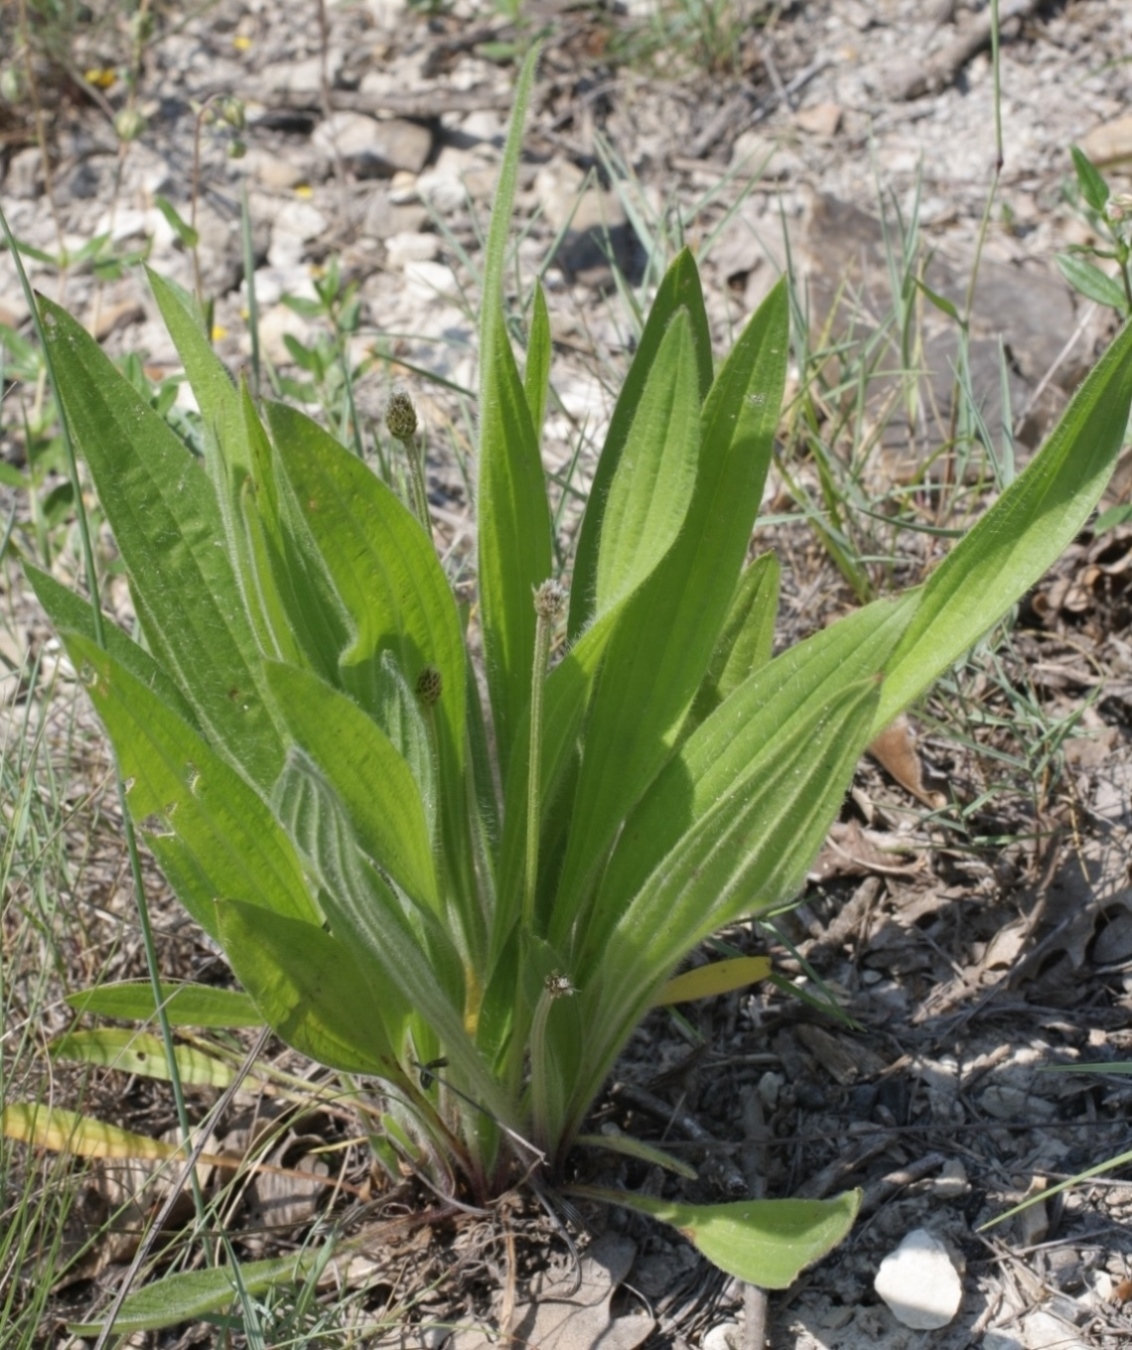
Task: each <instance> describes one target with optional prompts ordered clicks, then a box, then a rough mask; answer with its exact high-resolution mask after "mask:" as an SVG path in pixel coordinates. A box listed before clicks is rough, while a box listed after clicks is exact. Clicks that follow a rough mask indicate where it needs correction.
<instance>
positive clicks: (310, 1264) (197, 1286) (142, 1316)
mask: <svg viewBox="0 0 1132 1350" xmlns="http://www.w3.org/2000/svg"><path fill="white" fill-rule="evenodd" d="M324 1257H325V1252H323V1251H311V1250H306V1251H301V1252H293V1253H292V1254H291V1255H290V1256H278V1257H271V1258H269V1259H267V1260H263V1261H243V1262H241V1263H240V1273H239V1284H237V1282H236V1279H235V1277H234V1276H233V1273H232V1271H231V1270H230V1269H229V1268H228V1267H227V1266H213V1267H211V1268H210V1269H208V1270H191V1271H186V1272H183V1273H181V1274H179V1275H166V1276H165V1277H164V1278H163V1279H158V1280H153V1281H151V1282H150V1283H148V1284H145V1285H143V1286H142V1287H141V1288H140V1289H138V1290H136V1291H135V1292H134V1293H132V1294H130V1295H128V1296H127V1298H126V1299H125V1300H124V1302H123V1303H122V1308H121V1311H120V1312H119V1313H118V1316H117V1317H116V1318H115V1319H114V1331H115V1333H117V1334H118V1335H120V1336H129V1335H133V1334H135V1333H137V1332H140V1331H160V1330H161V1328H162V1327H172V1326H176V1325H177V1324H178V1323H179V1322H196V1321H199V1320H200V1319H201V1318H205V1317H211V1316H215V1315H218V1314H222V1313H224V1312H225V1311H226V1310H227V1309H229V1308H231V1307H232V1306H233V1304H235V1303H236V1302H237V1301H238V1299H239V1288H240V1286H241V1285H242V1287H243V1289H244V1290H245V1292H246V1293H247V1294H249V1295H251V1296H252V1297H253V1298H254V1297H256V1296H257V1295H259V1294H265V1293H267V1291H268V1290H269V1289H272V1288H273V1287H274V1286H276V1285H279V1284H286V1283H287V1282H288V1281H290V1282H294V1281H296V1280H301V1279H302V1278H303V1276H304V1274H305V1273H306V1272H307V1271H309V1270H312V1269H314V1267H315V1266H316V1265H317V1264H318V1263H319V1262H320V1261H321V1260H323V1259H324ZM104 1326H105V1323H104V1322H73V1323H68V1329H69V1330H70V1331H71V1333H72V1334H73V1335H75V1336H97V1335H99V1334H100V1333H101V1331H102V1329H103V1327H104Z"/></svg>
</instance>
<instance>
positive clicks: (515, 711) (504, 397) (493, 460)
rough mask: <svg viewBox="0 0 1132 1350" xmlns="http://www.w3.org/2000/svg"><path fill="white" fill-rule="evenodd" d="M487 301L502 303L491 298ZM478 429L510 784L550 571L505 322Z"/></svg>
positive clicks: (503, 750) (496, 675) (486, 570)
mask: <svg viewBox="0 0 1132 1350" xmlns="http://www.w3.org/2000/svg"><path fill="white" fill-rule="evenodd" d="M485 303H486V304H488V305H491V304H495V305H498V304H499V301H498V300H496V299H493V298H487V299H486V300H485ZM490 336H491V338H492V341H493V343H494V346H493V347H492V348H490V349H488V350H486V351H484V353H483V355H482V358H481V359H482V360H483V362H484V364H485V367H486V376H485V388H484V398H485V400H486V401H485V402H484V403H482V404H481V406H480V410H479V414H480V419H479V420H480V435H479V456H480V463H479V479H478V488H477V497H476V513H477V524H478V531H477V539H478V551H477V556H478V563H477V575H478V582H479V596H480V605H481V610H482V621H483V643H484V661H485V665H486V673H487V682H488V690H489V693H490V695H491V711H492V718H493V721H494V726H495V736H496V741H497V743H498V759H499V765H500V769H501V772H502V776H503V781H504V784H506V781H507V774H508V771H509V765H510V762H511V753H512V750H513V748H514V744H515V736H516V733H517V728H518V725H519V722H520V720H521V718H522V716H523V713H524V712H525V710H526V708H527V705H528V703H529V701H530V696H531V669H532V666H533V664H534V650H535V622H536V621H535V610H534V602H533V599H532V594H533V592H534V590H535V588H536V587H537V586H540V585H541V584H542V583H543V582H544V581H546V580H547V579H548V578H549V577H550V576H551V573H552V568H553V555H552V546H551V523H550V506H549V503H548V502H547V497H546V479H545V476H544V474H543V467H542V458H541V455H540V454H539V447H538V441H537V440H536V438H535V431H534V425H533V424H532V422H531V413H530V408H529V406H528V404H527V396H526V394H525V392H524V390H523V385H522V381H521V380H520V379H519V371H518V368H517V367H516V365H515V356H514V353H513V352H512V351H511V343H510V340H509V339H508V337H507V330H506V327H505V326H504V325H503V323H502V322H500V323H497V324H493V325H492V327H491V330H490Z"/></svg>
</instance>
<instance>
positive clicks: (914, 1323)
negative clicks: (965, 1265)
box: [873, 1228, 963, 1331]
mask: <svg viewBox="0 0 1132 1350" xmlns="http://www.w3.org/2000/svg"><path fill="white" fill-rule="evenodd" d="M873 1287H874V1288H875V1289H876V1291H877V1293H878V1294H879V1295H880V1296H881V1298H882V1299H884V1301H885V1303H887V1304H888V1307H889V1310H890V1311H891V1313H892V1315H893V1317H895V1318H896V1320H897V1321H898V1322H900V1323H901V1324H902V1325H904V1326H906V1327H912V1328H913V1329H914V1330H916V1331H934V1330H936V1329H937V1328H939V1327H945V1326H947V1324H948V1323H949V1322H950V1321H951V1319H952V1318H953V1317H954V1316H955V1314H956V1313H957V1312H958V1311H959V1303H960V1301H961V1299H962V1298H963V1282H962V1281H961V1280H960V1278H959V1272H958V1271H957V1270H956V1269H955V1266H954V1264H953V1263H952V1260H951V1257H950V1256H949V1255H948V1251H947V1248H946V1247H945V1246H944V1245H943V1243H942V1242H941V1241H940V1240H939V1238H937V1237H936V1236H935V1235H934V1234H932V1233H929V1232H928V1231H927V1229H925V1228H916V1229H914V1230H913V1231H912V1232H911V1233H909V1234H908V1235H907V1237H905V1239H904V1241H903V1242H902V1243H901V1244H900V1246H899V1247H897V1248H896V1250H895V1251H893V1252H890V1253H889V1254H888V1256H886V1257H885V1258H884V1260H883V1261H882V1262H881V1264H880V1269H879V1270H878V1271H877V1273H876V1279H875V1280H874V1281H873Z"/></svg>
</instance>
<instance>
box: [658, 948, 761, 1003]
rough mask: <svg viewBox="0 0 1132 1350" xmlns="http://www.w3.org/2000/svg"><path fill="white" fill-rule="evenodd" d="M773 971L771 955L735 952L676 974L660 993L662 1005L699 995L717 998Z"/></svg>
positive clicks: (682, 1001)
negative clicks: (739, 953) (724, 959)
mask: <svg viewBox="0 0 1132 1350" xmlns="http://www.w3.org/2000/svg"><path fill="white" fill-rule="evenodd" d="M769 974H770V957H769V956H733V957H729V958H728V959H727V960H726V961H709V962H708V963H707V965H704V966H696V968H695V969H694V970H686V971H684V973H683V974H682V975H675V976H673V978H672V979H671V980H669V981H668V983H667V984H666V985H665V986H664V988H663V989H662V990H661V991H660V993H659V994H657V996H656V1003H657V1004H658V1005H665V1004H669V1003H690V1002H691V1001H692V1000H693V999H697V998H714V997H715V996H716V995H717V994H729V993H731V991H732V990H733V989H745V988H746V987H747V985H749V984H754V983H755V982H756V981H757V980H765V979H766V977H767V976H768V975H769Z"/></svg>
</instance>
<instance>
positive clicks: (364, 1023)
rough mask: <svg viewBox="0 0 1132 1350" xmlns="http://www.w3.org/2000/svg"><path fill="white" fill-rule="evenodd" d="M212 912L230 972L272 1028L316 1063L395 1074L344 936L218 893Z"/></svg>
mask: <svg viewBox="0 0 1132 1350" xmlns="http://www.w3.org/2000/svg"><path fill="white" fill-rule="evenodd" d="M216 915H217V927H218V929H219V932H220V940H221V942H222V943H223V944H224V950H225V952H226V953H227V955H228V959H229V961H230V962H231V965H232V969H233V971H234V972H235V974H236V978H237V979H238V980H239V981H240V983H241V984H242V985H243V986H244V988H245V989H246V990H247V991H248V993H249V994H250V995H251V997H252V999H253V1000H254V1002H255V1005H256V1007H257V1008H258V1009H259V1010H260V1012H261V1013H262V1014H263V1019H264V1021H265V1022H266V1023H267V1024H268V1026H269V1027H271V1029H272V1031H274V1032H275V1033H276V1035H278V1036H281V1037H282V1038H283V1040H285V1041H286V1042H287V1044H288V1045H290V1046H293V1047H294V1049H296V1050H298V1051H299V1052H300V1053H302V1054H304V1055H309V1056H310V1058H311V1059H313V1060H315V1061H316V1062H317V1063H319V1064H328V1065H330V1067H331V1068H334V1069H343V1070H345V1071H346V1072H347V1073H369V1074H377V1075H379V1076H380V1077H382V1078H385V1079H388V1080H390V1081H394V1082H400V1081H401V1080H402V1079H403V1075H402V1074H401V1073H400V1072H399V1070H398V1066H397V1061H396V1057H395V1055H394V1053H393V1049H392V1047H391V1046H390V1044H389V1042H388V1040H387V1038H386V1034H385V1023H384V1021H383V1020H382V1016H381V1009H380V1008H379V1006H378V1004H377V1000H376V998H375V996H374V994H373V992H372V989H371V978H370V974H369V973H368V972H367V971H365V970H364V969H363V968H362V967H361V966H360V965H359V964H358V962H357V959H356V957H355V955H354V952H353V950H352V949H351V948H350V947H348V946H347V945H346V943H344V942H340V941H339V940H338V939H337V938H334V937H331V935H330V934H329V933H326V932H324V931H323V930H322V928H320V927H319V926H318V924H313V923H303V922H302V921H301V920H299V919H286V918H284V917H283V916H282V915H280V914H272V913H271V912H270V911H269V910H266V909H261V908H260V907H259V906H258V905H245V904H242V903H241V902H240V901H238V900H218V901H217V902H216Z"/></svg>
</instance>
